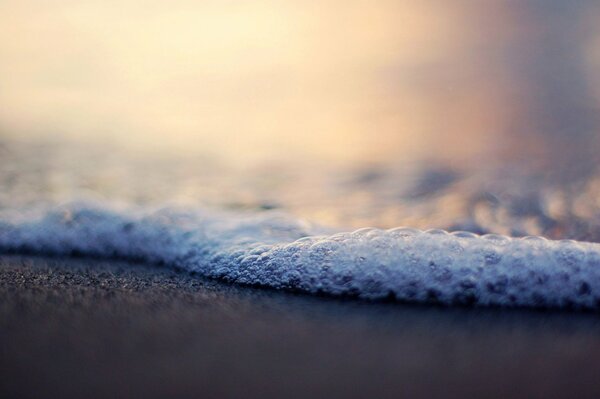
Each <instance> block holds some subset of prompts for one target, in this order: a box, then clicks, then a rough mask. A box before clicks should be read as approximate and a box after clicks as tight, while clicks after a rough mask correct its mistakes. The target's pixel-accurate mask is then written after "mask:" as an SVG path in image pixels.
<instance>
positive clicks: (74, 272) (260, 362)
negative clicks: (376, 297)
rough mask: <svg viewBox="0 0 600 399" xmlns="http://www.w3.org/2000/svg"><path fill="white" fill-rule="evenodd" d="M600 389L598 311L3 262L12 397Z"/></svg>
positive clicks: (3, 372)
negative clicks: (331, 294) (349, 294)
mask: <svg viewBox="0 0 600 399" xmlns="http://www.w3.org/2000/svg"><path fill="white" fill-rule="evenodd" d="M509 396H510V397H528V398H535V397H540V398H542V397H544V398H550V397H570V398H574V397H579V398H582V397H600V316H599V315H598V314H582V313H566V312H532V311H523V310H499V309H456V308H436V307H425V306H411V305H402V304H392V303H388V304H384V303H368V302H361V301H354V300H338V299H331V298H316V297H310V296H299V295H292V294H289V293H282V292H274V291H268V290H260V289H252V288H243V287H236V286H229V285H224V284H220V283H217V282H214V281H206V280H203V279H201V278H199V277H197V276H190V275H189V274H185V273H177V272H175V271H170V270H166V269H160V268H154V267H149V266H144V265H131V264H124V263H109V262H99V261H91V260H87V259H85V260H82V259H78V260H58V259H44V258H24V257H13V256H11V257H0V397H3V398H11V397H37V398H40V397H44V398H50V397H60V398H84V397H85V398H89V397H92V398H94V397H111V398H113V397H144V398H154V397H164V398H167V397H169V398H173V397H203V398H210V397H378V398H379V397H407V398H414V397H461V398H468V397H509Z"/></svg>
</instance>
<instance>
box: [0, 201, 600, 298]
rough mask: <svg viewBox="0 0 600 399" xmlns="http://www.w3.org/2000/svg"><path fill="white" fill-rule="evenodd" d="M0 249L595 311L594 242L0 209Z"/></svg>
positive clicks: (256, 216) (266, 281)
mask: <svg viewBox="0 0 600 399" xmlns="http://www.w3.org/2000/svg"><path fill="white" fill-rule="evenodd" d="M0 250H1V251H3V252H33V253H40V254H56V255H70V254H82V255H86V256H96V257H108V258H118V259H134V260H141V261H145V262H152V263H161V264H165V265H168V266H171V267H178V268H183V269H185V270H188V271H193V272H197V273H199V274H201V275H203V276H206V277H211V278H218V279H222V280H226V281H231V282H236V283H243V284H252V285H260V286H267V287H273V288H277V289H291V290H298V291H303V292H309V293H325V294H331V295H355V296H358V297H361V298H369V299H377V298H387V297H393V298H396V299H399V300H405V301H412V302H430V301H433V302H439V303H444V304H452V303H469V304H478V305H507V306H531V307H542V306H543V307H546V306H552V307H565V306H569V307H576V308H597V307H600V245H599V244H592V243H583V242H575V241H548V240H545V239H543V238H535V237H531V238H525V239H511V238H507V237H502V236H496V235H487V236H476V235H473V234H470V233H461V232H458V233H452V234H449V233H447V232H444V231H441V230H430V231H425V232H423V231H419V230H413V229H407V228H397V229H391V230H379V229H361V230H357V231H354V232H351V233H337V234H331V232H328V231H327V230H325V229H323V228H318V227H315V226H312V225H310V224H308V223H305V222H302V221H299V220H296V219H293V218H291V217H288V216H285V215H283V214H280V213H272V212H263V213H236V212H218V211H212V210H202V209H199V210H190V209H185V210H182V209H174V208H171V209H162V210H151V209H142V208H135V209H132V208H124V207H121V208H115V207H109V206H106V205H98V204H96V205H90V204H71V205H67V206H62V207H57V208H48V209H44V208H38V209H36V210H31V209H30V210H28V211H19V212H17V211H9V212H7V211H4V212H3V213H2V214H1V215H0Z"/></svg>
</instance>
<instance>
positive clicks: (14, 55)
mask: <svg viewBox="0 0 600 399" xmlns="http://www.w3.org/2000/svg"><path fill="white" fill-rule="evenodd" d="M599 20H600V4H599V3H598V2H596V1H593V0H589V1H577V0H574V1H559V0H546V1H543V0H524V1H516V0H515V1H501V2H481V1H475V0H471V1H468V0H464V1H463V0H456V1H452V2H448V1H434V0H420V1H389V0H381V1H377V2H372V1H353V0H344V1H339V0H320V1H312V0H302V1H301V0H286V1H226V0H220V1H212V0H208V1H186V0H173V1H169V2H165V1H153V0H147V1H139V0H119V1H112V0H88V1H84V0H77V1H75V0H43V1H42V0H19V1H11V0H8V1H6V0H5V1H1V2H0V60H1V62H0V168H1V169H0V186H1V187H2V190H0V191H1V193H0V208H4V209H8V208H14V207H15V206H23V205H25V204H29V203H39V202H40V201H46V202H62V201H68V200H72V199H78V198H88V197H93V198H96V199H101V200H111V201H115V200H124V201H128V202H135V203H140V204H184V205H186V206H189V205H191V204H193V205H197V204H201V205H204V206H217V207H225V208H233V209H243V210H271V209H282V210H283V211H285V212H290V213H292V214H295V215H298V216H300V217H304V218H309V219H311V220H314V221H316V222H319V223H323V224H328V225H333V226H339V227H342V228H354V227H364V226H367V225H373V226H377V227H393V226H397V225H402V224H406V225H411V226H414V227H420V228H432V227H436V228H446V229H452V230H457V229H465V230H470V231H474V232H478V233H485V232H496V233H502V234H510V235H517V236H518V235H528V234H542V235H545V236H548V237H551V238H576V239H584V240H591V241H598V240H600V175H599V174H598V170H597V169H598V162H597V161H598V150H600V145H599V142H598V141H599V135H598V127H599V122H600V121H599V120H598V115H599V112H598V111H599V108H600V73H599V72H598V71H600V24H598V23H597V21H599Z"/></svg>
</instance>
